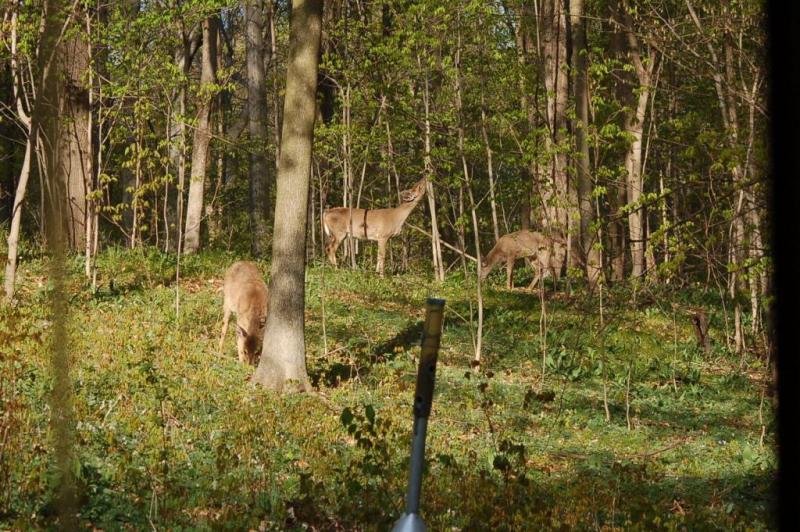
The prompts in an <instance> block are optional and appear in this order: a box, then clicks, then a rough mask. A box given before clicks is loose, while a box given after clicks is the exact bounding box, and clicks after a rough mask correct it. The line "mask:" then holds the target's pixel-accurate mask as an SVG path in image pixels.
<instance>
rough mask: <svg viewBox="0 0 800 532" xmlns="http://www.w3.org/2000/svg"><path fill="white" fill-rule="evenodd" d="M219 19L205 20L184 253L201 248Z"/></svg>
mask: <svg viewBox="0 0 800 532" xmlns="http://www.w3.org/2000/svg"><path fill="white" fill-rule="evenodd" d="M217 23H218V21H217V18H216V16H210V17H208V18H207V19H205V20H204V21H203V63H202V69H201V73H200V95H199V98H198V104H197V125H196V126H195V130H194V142H193V144H192V169H191V174H190V175H191V177H190V178H189V199H188V201H187V204H186V234H185V236H184V242H183V252H184V253H185V254H190V253H194V252H196V251H197V250H198V249H200V222H201V219H202V215H203V189H204V188H205V180H206V172H207V170H208V147H209V144H210V143H211V104H212V102H213V101H214V96H213V94H212V93H211V86H212V85H213V84H214V83H215V82H216V80H217Z"/></svg>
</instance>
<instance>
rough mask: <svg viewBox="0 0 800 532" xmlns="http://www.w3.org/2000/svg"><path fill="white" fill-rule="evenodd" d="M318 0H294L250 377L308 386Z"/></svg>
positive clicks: (280, 386)
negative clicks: (263, 305) (260, 325)
mask: <svg viewBox="0 0 800 532" xmlns="http://www.w3.org/2000/svg"><path fill="white" fill-rule="evenodd" d="M321 31H322V0H294V1H293V2H292V15H291V21H290V34H289V57H288V71H287V75H286V97H285V103H284V114H283V116H284V123H283V134H282V135H281V151H280V153H281V155H280V166H279V167H278V179H277V185H278V186H277V197H276V201H275V232H274V237H273V240H272V270H271V283H270V290H269V310H270V311H269V315H268V318H267V325H266V330H265V335H264V347H263V350H262V354H261V360H260V362H259V365H258V368H257V369H256V372H255V374H254V375H253V381H255V382H258V383H260V384H262V385H264V386H266V387H268V388H271V389H274V390H278V391H280V390H282V389H284V388H289V389H291V390H310V388H311V386H310V383H309V381H308V375H307V373H306V360H305V336H304V326H305V318H304V311H305V245H306V238H305V235H306V225H307V222H308V209H307V203H308V187H309V176H310V173H311V149H312V143H313V137H314V119H315V116H316V90H317V73H318V68H319V46H320V37H321Z"/></svg>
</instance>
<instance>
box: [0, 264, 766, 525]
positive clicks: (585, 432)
mask: <svg viewBox="0 0 800 532" xmlns="http://www.w3.org/2000/svg"><path fill="white" fill-rule="evenodd" d="M234 259H235V257H233V256H229V255H226V254H224V253H215V252H207V253H203V254H200V255H198V256H194V257H191V258H188V259H185V260H183V261H182V264H181V271H182V275H181V276H182V281H181V284H180V307H179V308H180V310H179V313H178V314H177V315H176V310H175V306H176V305H175V298H176V286H175V283H174V274H175V268H176V261H175V257H172V256H165V255H161V254H159V253H155V252H125V251H119V250H110V251H108V252H106V253H104V254H103V255H102V256H101V257H100V260H99V267H100V289H99V290H98V292H97V293H95V294H92V293H91V292H90V291H89V290H88V289H87V288H86V287H85V283H84V281H83V279H82V277H81V274H80V272H81V270H82V268H81V261H80V259H77V258H76V259H73V260H72V261H71V263H70V268H71V272H72V274H71V277H70V279H69V283H68V286H69V291H70V294H71V311H70V312H71V314H70V316H69V320H70V321H69V330H70V332H71V335H70V352H71V353H72V361H73V366H72V381H73V383H74V409H75V417H76V421H77V427H76V456H77V462H78V463H77V464H76V466H75V471H76V473H77V475H78V479H79V488H80V494H81V501H80V503H81V519H82V520H83V521H84V522H85V523H86V525H87V526H89V525H93V526H96V527H98V528H102V529H105V530H117V529H142V528H145V527H155V528H159V529H170V530H180V529H186V530H189V529H192V530H194V529H232V530H242V529H248V528H252V529H258V528H259V527H261V528H262V529H275V530H284V529H298V530H299V529H304V528H306V529H322V530H331V529H346V530H351V529H365V530H386V529H387V528H390V527H391V524H392V523H393V522H394V520H395V519H397V517H399V515H400V513H401V512H402V508H403V497H404V494H405V485H406V479H407V465H408V454H409V446H410V436H411V434H410V433H411V421H412V420H411V400H412V394H413V389H414V380H415V374H416V357H417V356H418V353H419V335H420V331H421V323H422V319H423V314H424V310H423V307H424V300H425V298H426V297H428V296H438V297H444V298H446V299H447V311H446V315H445V316H446V320H445V329H444V333H443V338H442V348H441V352H440V358H439V366H438V368H439V369H438V372H437V387H436V393H435V398H434V409H433V413H432V416H431V420H430V425H429V433H428V441H427V450H426V458H427V472H426V475H425V480H424V485H423V496H424V500H423V504H422V514H423V517H424V519H425V521H426V523H427V524H428V526H429V528H430V529H432V530H444V529H448V530H449V529H459V530H503V529H507V530H523V529H524V530H536V529H564V530H567V529H607V530H611V529H614V528H624V529H632V530H637V529H641V530H650V529H659V528H661V529H670V530H672V529H690V530H716V529H719V530H731V529H741V530H764V529H771V528H774V523H773V522H772V521H771V517H770V516H771V515H772V508H771V494H770V489H771V483H772V479H773V477H774V475H775V471H776V458H775V455H774V451H773V445H774V427H773V423H774V421H773V417H772V412H771V408H770V406H769V405H770V403H769V399H768V398H767V399H766V401H765V402H764V403H763V408H762V409H761V410H762V412H761V415H760V414H759V410H760V407H761V406H762V389H763V387H764V385H765V382H764V378H763V377H764V374H765V373H766V372H765V370H764V368H762V367H760V365H759V361H758V360H757V359H755V358H754V357H753V358H751V359H749V365H748V367H747V368H746V369H745V370H742V369H740V368H739V360H738V359H737V358H734V357H733V356H731V355H729V354H728V353H727V351H726V350H725V348H724V337H723V331H724V317H723V315H722V311H721V307H719V306H716V305H715V304H714V302H713V301H710V302H706V304H707V305H708V307H707V308H708V311H709V316H710V319H711V325H712V331H711V332H712V335H713V340H714V349H713V352H712V353H711V354H710V355H704V354H703V353H701V351H700V350H698V348H697V347H696V345H695V340H694V336H693V333H692V330H691V325H690V323H689V320H688V317H687V315H686V314H685V313H682V312H680V311H679V312H678V313H677V314H676V316H675V317H676V326H675V327H674V326H673V315H672V307H671V305H670V303H671V301H668V300H667V299H665V297H666V296H665V295H664V294H652V293H649V292H646V291H640V293H639V294H637V295H636V297H635V301H636V303H635V304H634V303H633V300H634V296H633V295H632V294H631V293H628V292H625V291H622V290H621V291H619V292H618V293H612V294H610V297H609V295H608V294H606V296H605V301H604V326H603V327H601V326H600V322H599V305H598V300H597V298H596V297H593V298H589V297H587V296H586V295H583V294H582V293H581V292H577V291H576V292H575V293H574V294H573V295H571V296H569V295H567V294H565V293H564V289H563V287H562V288H561V291H560V292H559V293H558V294H555V295H554V294H552V293H548V297H547V300H546V317H547V323H546V344H547V353H546V360H545V375H544V381H543V382H542V349H543V342H542V335H541V334H540V326H541V319H540V318H541V314H542V308H541V302H540V299H539V297H538V295H537V294H532V293H528V292H526V291H524V290H515V291H513V292H510V291H507V290H505V289H504V288H503V286H504V279H502V276H501V274H495V275H493V276H492V277H490V282H489V286H488V287H486V289H485V306H486V309H485V330H484V338H483V342H484V343H483V346H484V349H483V364H482V370H481V372H480V373H476V372H473V371H472V370H471V366H470V361H471V360H472V357H473V354H474V352H473V343H472V335H471V330H474V329H473V327H472V325H471V324H470V322H469V318H470V313H471V312H472V316H473V318H477V307H476V306H475V302H474V297H473V296H474V285H473V284H472V281H471V280H469V281H466V282H464V279H463V273H456V274H452V275H450V276H449V277H448V280H447V281H446V282H444V283H441V284H437V283H435V282H434V281H433V280H432V279H431V278H430V276H425V275H420V274H413V273H406V274H403V275H395V276H388V277H386V278H384V279H381V278H379V277H377V276H375V275H374V274H371V273H365V272H351V271H347V270H333V269H330V268H327V267H322V266H320V265H319V264H316V265H314V266H312V267H311V268H309V271H308V275H307V294H306V303H307V314H306V327H307V328H306V333H307V365H308V371H309V374H310V376H311V378H312V380H313V382H314V383H315V386H317V387H318V389H319V394H307V395H290V396H279V395H276V394H274V393H271V392H268V391H265V390H263V389H260V388H258V387H255V386H253V385H251V384H249V383H248V381H247V378H248V376H249V375H250V373H251V368H249V367H245V366H242V365H241V364H239V363H238V361H237V360H236V356H235V347H234V341H233V338H232V336H233V335H230V337H229V338H228V339H227V342H226V344H225V352H224V353H222V354H218V353H217V352H216V343H217V341H218V335H219V332H220V327H221V314H222V312H221V299H222V298H221V292H220V287H221V278H222V274H223V272H224V269H225V267H226V266H227V265H228V264H229V263H230V262H231V261H233V260H234ZM262 266H263V267H264V271H265V272H267V271H268V268H267V266H266V265H262ZM20 278H21V287H20V291H19V300H20V304H19V305H18V306H17V307H16V308H13V309H12V308H10V307H1V308H0V312H1V314H0V352H2V358H1V359H0V382H2V385H0V408H2V410H1V411H0V434H3V435H4V437H5V438H6V439H5V440H0V528H1V529H5V528H9V529H26V528H57V523H56V522H55V521H54V519H55V517H54V505H53V502H52V501H53V498H54V496H53V486H54V484H55V482H56V480H55V473H54V465H53V461H52V442H51V441H50V439H49V432H48V423H49V413H50V406H49V404H48V394H49V389H50V366H49V362H48V351H47V346H48V341H49V331H50V327H49V325H50V322H49V320H50V317H49V316H48V310H47V290H48V280H47V275H46V270H45V266H44V263H43V261H42V260H41V259H34V260H32V261H29V262H26V263H24V264H23V265H22V269H21V272H20ZM112 280H113V283H111V281H112ZM517 282H518V283H519V285H521V286H525V285H526V283H527V279H525V273H524V272H522V273H521V274H520V276H519V279H518V280H517ZM671 297H672V299H673V300H675V301H688V300H697V299H702V296H701V295H700V294H697V293H683V294H675V295H674V296H671ZM471 302H472V303H471ZM323 304H324V315H325V322H324V331H325V333H326V334H325V337H324V336H323V320H322V316H323V310H322V309H323ZM471 305H472V308H471ZM676 336H677V341H675V337H676ZM326 345H327V351H326V349H325V347H326ZM326 353H327V354H326ZM604 366H605V367H604ZM604 374H605V375H606V381H607V395H608V403H609V410H610V415H611V420H610V421H606V417H605V410H604V405H603V381H604V379H603V375H604ZM629 374H630V385H629V386H628V375H629ZM320 396H322V397H320ZM626 397H627V399H628V402H629V415H628V416H626ZM628 421H630V429H629V428H628ZM762 423H763V424H764V425H765V428H764V431H765V436H764V440H763V446H762V445H761V444H760V443H761V442H760V440H761V434H762Z"/></svg>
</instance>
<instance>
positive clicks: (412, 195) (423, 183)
mask: <svg viewBox="0 0 800 532" xmlns="http://www.w3.org/2000/svg"><path fill="white" fill-rule="evenodd" d="M427 185H428V180H427V179H426V178H424V177H423V178H422V179H420V180H419V181H417V182H416V183H415V184H414V186H413V187H411V188H409V189H407V190H403V191H402V192H400V199H401V200H402V201H403V202H404V203H411V202H413V201H417V200H419V199H420V198H421V197H422V196H424V195H425V190H426V187H427Z"/></svg>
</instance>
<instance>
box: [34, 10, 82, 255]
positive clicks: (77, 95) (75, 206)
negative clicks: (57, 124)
mask: <svg viewBox="0 0 800 532" xmlns="http://www.w3.org/2000/svg"><path fill="white" fill-rule="evenodd" d="M75 18H77V19H82V18H83V17H81V16H80V15H76V17H75ZM71 33H72V32H71ZM89 47H90V43H89V41H88V38H87V37H86V36H85V34H84V32H83V31H75V32H74V33H72V34H71V35H70V37H69V38H68V39H66V40H64V41H62V42H61V44H60V52H59V55H60V57H61V64H62V69H63V71H62V77H61V82H62V83H63V90H62V91H61V92H60V100H59V117H61V119H62V120H64V127H63V131H62V134H61V135H60V137H59V143H58V150H59V152H60V155H59V164H60V166H59V172H58V174H59V179H61V181H62V183H63V186H64V190H65V191H66V197H65V200H64V207H65V211H64V212H65V216H64V218H63V219H62V222H63V224H64V229H65V231H66V244H67V246H68V247H69V249H71V250H81V249H83V247H84V246H85V243H86V216H87V208H86V195H87V183H89V182H90V181H91V179H92V174H91V172H92V170H91V164H92V158H93V150H92V145H91V140H90V138H89V137H88V136H87V135H86V131H87V129H88V127H89V123H90V113H91V110H90V108H89V90H88V87H87V79H86V75H87V72H88V70H89V68H90V64H89ZM45 142H46V143H49V141H48V140H47V139H45Z"/></svg>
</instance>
